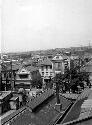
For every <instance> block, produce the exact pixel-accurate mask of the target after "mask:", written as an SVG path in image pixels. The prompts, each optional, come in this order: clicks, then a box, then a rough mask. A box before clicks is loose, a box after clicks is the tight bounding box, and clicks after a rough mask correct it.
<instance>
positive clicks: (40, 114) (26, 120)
mask: <svg viewBox="0 0 92 125" xmlns="http://www.w3.org/2000/svg"><path fill="white" fill-rule="evenodd" d="M51 91H52V90H51ZM51 91H49V92H51ZM43 94H44V93H43ZM48 94H50V95H51V94H52V92H51V93H48ZM48 94H47V95H45V97H44V96H43V97H41V96H40V95H38V96H39V97H40V98H39V100H38V101H40V103H41V105H39V106H38V108H37V109H36V110H35V111H33V112H32V110H31V108H30V105H31V103H30V105H29V106H27V107H26V110H25V111H23V112H21V113H19V114H18V115H16V116H15V117H14V116H13V118H12V119H11V120H10V121H9V122H8V123H9V124H10V125H31V124H32V125H53V123H54V122H55V120H57V118H59V117H60V114H61V115H63V112H64V111H65V110H66V108H67V107H68V106H69V105H70V104H71V101H69V100H68V99H66V98H64V97H62V96H60V102H61V103H62V111H63V112H62V113H60V112H59V111H57V110H56V109H55V104H56V96H55V95H53V96H52V97H50V98H48V100H46V101H44V103H42V101H41V100H42V99H41V98H46V96H48V97H49V95H48ZM40 99H41V100H40ZM36 101H37V100H36ZM36 103H37V102H36ZM34 104H35V103H34ZM33 107H34V106H33ZM11 117H12V116H11ZM3 121H4V120H3Z"/></svg>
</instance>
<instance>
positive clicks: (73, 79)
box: [54, 67, 91, 93]
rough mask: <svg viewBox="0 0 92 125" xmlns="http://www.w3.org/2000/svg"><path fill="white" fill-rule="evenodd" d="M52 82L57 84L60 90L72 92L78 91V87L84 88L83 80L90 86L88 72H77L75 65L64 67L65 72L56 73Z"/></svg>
mask: <svg viewBox="0 0 92 125" xmlns="http://www.w3.org/2000/svg"><path fill="white" fill-rule="evenodd" d="M54 82H55V83H56V84H57V83H58V84H59V86H60V88H62V91H63V92H65V91H70V89H71V91H72V92H73V93H75V92H78V89H79V88H82V89H84V82H85V83H86V85H87V86H89V87H90V86H91V84H90V81H89V74H88V73H86V72H79V70H77V67H75V68H71V69H70V70H69V69H66V71H65V74H61V73H59V74H56V76H55V78H54Z"/></svg>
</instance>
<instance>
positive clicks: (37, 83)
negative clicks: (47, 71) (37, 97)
mask: <svg viewBox="0 0 92 125" xmlns="http://www.w3.org/2000/svg"><path fill="white" fill-rule="evenodd" d="M31 82H32V87H36V88H42V78H41V75H40V73H37V74H35V75H34V76H33V77H32V81H31Z"/></svg>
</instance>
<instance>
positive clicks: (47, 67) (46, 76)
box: [39, 59, 54, 84]
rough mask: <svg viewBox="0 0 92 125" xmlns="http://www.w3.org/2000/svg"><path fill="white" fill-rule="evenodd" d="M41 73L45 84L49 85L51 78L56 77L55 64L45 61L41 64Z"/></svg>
mask: <svg viewBox="0 0 92 125" xmlns="http://www.w3.org/2000/svg"><path fill="white" fill-rule="evenodd" d="M39 72H40V74H41V76H42V79H43V84H44V83H49V82H50V80H51V78H53V77H54V72H53V63H52V62H51V61H50V60H49V59H44V60H43V61H41V62H40V64H39Z"/></svg>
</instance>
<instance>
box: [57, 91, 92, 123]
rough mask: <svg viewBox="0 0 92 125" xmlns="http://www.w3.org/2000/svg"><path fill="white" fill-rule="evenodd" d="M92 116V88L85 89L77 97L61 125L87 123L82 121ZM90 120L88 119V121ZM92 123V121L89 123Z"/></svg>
mask: <svg viewBox="0 0 92 125" xmlns="http://www.w3.org/2000/svg"><path fill="white" fill-rule="evenodd" d="M90 118H92V89H85V90H84V91H83V92H82V94H81V95H80V96H79V97H78V98H77V100H76V102H75V103H74V105H73V106H72V108H71V109H70V111H69V112H68V114H67V115H66V116H65V118H64V119H63V121H61V123H59V124H60V125H61V124H62V125H70V124H71V125H74V124H76V125H77V124H79V125H85V124H83V123H82V121H83V122H84V121H85V120H87V119H90ZM91 121H92V119H91ZM87 122H88V121H86V123H87ZM87 125H91V124H90V121H89V124H87Z"/></svg>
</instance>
